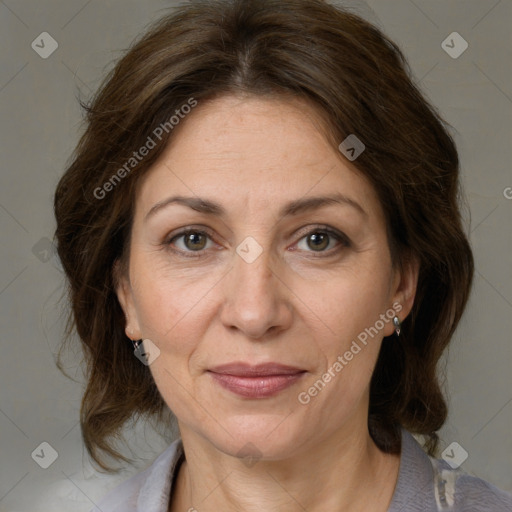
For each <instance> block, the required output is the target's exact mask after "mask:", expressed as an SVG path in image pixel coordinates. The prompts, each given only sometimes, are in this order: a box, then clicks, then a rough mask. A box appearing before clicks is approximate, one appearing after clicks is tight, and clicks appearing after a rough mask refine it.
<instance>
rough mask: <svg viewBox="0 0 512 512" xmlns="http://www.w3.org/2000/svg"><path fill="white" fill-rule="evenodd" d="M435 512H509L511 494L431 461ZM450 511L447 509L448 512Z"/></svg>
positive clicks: (443, 463)
mask: <svg viewBox="0 0 512 512" xmlns="http://www.w3.org/2000/svg"><path fill="white" fill-rule="evenodd" d="M431 462H432V465H433V467H434V477H435V496H436V501H437V503H438V508H439V510H453V511H454V512H511V511H512V494H509V493H507V492H505V491H502V490H501V489H498V488H497V487H495V486H494V485H492V484H490V483H489V482H486V481H485V480H482V479H481V478H477V477H475V476H472V475H468V474H467V473H465V472H463V471H461V470H460V469H453V468H451V467H450V466H449V464H447V463H446V462H445V461H444V460H440V459H431ZM450 507H451V508H450Z"/></svg>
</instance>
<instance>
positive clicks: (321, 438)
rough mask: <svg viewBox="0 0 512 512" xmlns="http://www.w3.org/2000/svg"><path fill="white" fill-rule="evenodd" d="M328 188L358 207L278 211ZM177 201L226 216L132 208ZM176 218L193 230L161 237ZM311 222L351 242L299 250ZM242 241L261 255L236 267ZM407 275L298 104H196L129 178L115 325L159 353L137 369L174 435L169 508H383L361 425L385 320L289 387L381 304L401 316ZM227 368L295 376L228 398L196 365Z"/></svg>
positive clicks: (388, 484)
mask: <svg viewBox="0 0 512 512" xmlns="http://www.w3.org/2000/svg"><path fill="white" fill-rule="evenodd" d="M334 193H338V194H343V196H345V197H347V198H349V199H350V200H352V201H354V202H357V204H358V205H359V206H360V207H361V209H362V210H364V213H362V212H361V211H360V210H359V209H358V208H356V207H354V206H352V205H350V204H348V203H346V202H342V203H334V204H328V205H323V206H320V207H317V208H314V209H309V210H304V211H300V212H296V213H295V214H293V215H287V216H284V217H283V216H280V211H281V209H282V208H283V207H284V206H285V205H287V204H288V203H290V202H291V201H295V200H303V199H307V198H311V197H321V196H328V195H332V194H334ZM176 195H179V196H186V197H193V198H197V197H200V198H203V199H207V200H210V201H215V202H217V203H219V204H220V205H221V206H222V207H223V208H224V210H225V213H224V214H223V215H222V216H219V215H215V214H210V213H200V212H197V211H195V210H194V209H192V208H190V207H189V206H185V205H182V204H177V203H173V204H169V205H167V206H163V207H161V208H159V209H157V210H156V211H154V212H153V213H152V214H149V216H148V212H149V211H150V210H151V209H152V208H153V207H154V206H155V205H156V204H158V203H161V202H162V201H165V200H166V199H167V198H169V197H171V196H176ZM190 226H192V227H194V228H196V229H202V230H206V231H207V232H208V236H206V237H202V236H201V235H199V237H196V238H195V240H194V241H193V243H188V244H186V240H185V238H184V237H181V238H175V237H176V236H177V235H178V232H179V231H180V229H181V228H187V227H190ZM326 227H329V228H330V229H332V230H335V231H337V232H340V233H343V234H344V235H343V236H344V237H346V238H347V239H348V240H349V242H348V243H346V242H345V241H344V240H343V238H341V239H340V240H337V239H336V238H335V237H325V235H324V236H323V237H322V238H321V240H322V241H323V242H322V243H320V244H319V245H320V247H319V245H318V244H317V245H315V244H314V243H312V241H313V239H312V237H311V236H310V234H311V233H316V234H317V239H318V235H319V234H321V233H325V231H323V229H325V228H326ZM246 237H252V238H253V239H254V240H256V241H257V243H258V244H259V246H260V247H261V249H262V252H261V254H260V255H259V256H258V258H257V259H255V261H253V262H251V263H248V262H247V261H245V260H244V259H243V258H242V257H240V256H239V254H237V252H236V249H237V247H238V246H239V245H240V244H241V242H242V241H243V240H244V239H246ZM194 244H196V245H194ZM198 248H199V249H200V250H199V251H197V250H196V251H194V249H198ZM180 251H181V252H180ZM187 255H188V256H187ZM190 255H191V257H190ZM198 255H199V256H198ZM417 274H418V271H417V265H416V264H413V263H411V264H408V265H407V266H405V267H404V268H403V269H402V270H401V271H398V270H397V269H395V268H394V267H393V265H392V262H391V257H390V251H389V245H388V241H387V237H386V229H385V219H384V214H383V211H382V208H381V206H380V203H379V200H378V198H377V196H376V193H375V191H374V190H373V188H372V186H371V185H370V184H369V183H368V181H367V180H366V179H365V178H364V177H363V176H362V175H361V174H359V173H358V172H357V171H356V169H355V167H354V166H353V165H352V164H351V163H350V162H349V161H348V160H347V159H345V157H344V156H343V155H342V154H341V153H340V152H339V151H337V149H335V148H333V147H332V146H331V145H329V143H328V142H327V139H326V137H325V136H324V133H323V132H322V129H321V122H320V119H319V117H318V116H317V114H316V113H315V111H314V109H313V108H312V107H310V106H309V105H308V104H306V103H304V102H302V101H299V100H293V101H292V100H288V99H284V98H281V99H263V98H255V97H234V96H227V97H222V98H218V99H215V100H213V101H211V102H204V103H201V104H200V105H198V107H196V108H195V109H194V110H193V112H192V113H191V114H189V115H188V116H187V118H186V119H185V120H184V121H182V123H181V124H180V125H179V126H178V128H177V129H176V132H175V133H174V138H173V140H172V143H171V144H170V145H169V146H168V148H166V151H165V152H164V154H163V155H162V156H161V158H160V159H159V161H158V162H157V163H156V164H155V165H154V166H153V168H152V169H151V170H150V171H149V172H148V174H147V175H146V176H145V178H144V180H143V181H142V184H141V186H140V188H139V190H138V195H137V200H136V209H135V214H134V223H133V228H132V237H131V245H130V251H129V265H128V270H127V272H126V274H123V275H122V276H121V277H120V278H119V281H118V287H117V292H118V297H119V301H120V303H121V305H122V307H123V310H124V312H125V314H126V319H127V323H126V326H127V334H128V336H129V337H130V338H132V339H150V340H151V341H152V342H153V343H154V344H155V345H156V346H157V347H158V348H159V350H160V355H159V357H158V358H157V359H156V360H155V361H154V362H153V363H152V364H151V365H150V367H149V368H150V371H151V372H152V374H153V376H154V379H155V382H156V385H157V387H158V389H159V391H160V393H161V395H162V397H163V399H164V400H165V402H166V403H167V404H168V406H169V407H170V409H171V410H172V411H173V412H174V414H175V415H176V417H177V419H178V424H179V428H180V433H181V436H182V440H183V445H184V449H185V454H186V461H185V462H184V463H183V464H182V466H181V468H180V471H179V474H178V477H177V483H176V486H175V489H174V491H173V493H172V499H171V502H170V507H169V510H172V511H187V510H190V509H191V508H192V507H195V509H197V510H198V511H199V512H208V511H218V510H223V511H226V512H229V511H239V510H244V511H258V512H259V511H262V510H265V511H268V512H270V511H278V510H287V511H292V512H293V511H303V510H308V511H309V512H316V511H321V510H322V511H324V510H333V511H334V510H344V511H359V510H365V511H385V510H387V508H388V506H389V503H390V501H391V498H392V494H393V490H394V487H395V484H396V479H397V474H398V467H399V457H398V456H394V455H387V454H384V453H382V452H381V451H380V450H379V449H378V448H377V446H376V445H375V444H374V443H373V441H372V439H371V438H370V435H369V433H368V428H367V420H368V401H369V384H370V378H371V374H372V371H373V368H374V366H375V363H376V359H377V356H378V352H379V348H380V346H381V343H382V342H383V341H382V338H383V337H384V336H389V335H391V334H392V333H393V331H394V327H393V324H392V322H391V321H387V322H385V325H384V328H383V329H381V330H380V331H379V333H378V335H376V336H374V337H373V338H369V341H368V343H367V345H366V346H364V347H362V350H361V351H360V352H359V353H358V354H357V355H354V357H353V359H352V360H351V361H349V362H348V364H347V365H346V366H344V367H343V369H342V371H340V372H338V373H336V376H335V377H333V378H332V379H331V380H330V382H328V383H327V384H326V385H325V387H324V388H323V389H322V390H321V392H318V393H317V394H316V396H313V397H311V400H310V401H309V403H307V404H306V405H304V404H302V403H300V402H299V401H298V395H299V393H301V392H304V391H307V390H308V388H310V387H311V386H312V385H313V383H315V381H317V380H318V379H319V378H321V377H322V375H323V374H325V372H326V371H327V370H328V369H329V368H330V367H332V365H333V363H334V362H335V361H336V360H337V358H338V356H340V355H343V354H345V352H346V351H347V350H349V348H350V346H351V343H352V341H353V340H355V339H356V338H357V335H358V334H359V333H361V332H362V331H364V329H365V328H369V327H371V326H374V325H375V323H376V321H377V320H378V319H379V315H381V314H383V313H384V312H385V311H386V310H389V309H390V308H392V307H393V304H394V303H399V305H400V307H401V311H400V313H399V315H398V316H399V317H400V319H401V320H402V321H403V319H404V318H405V317H406V316H407V314H408V313H409V312H410V309H411V307H412V303H413V300H414V294H415V290H416V282H417ZM395 305H396V304H395ZM384 342H385V343H392V342H393V341H392V339H390V340H384ZM233 361H246V362H250V363H251V364H257V363H265V362H279V363H281V364H286V365H290V366H295V367H299V368H301V369H303V370H305V373H304V374H303V375H302V377H301V378H300V379H299V380H298V381H297V382H295V383H294V384H293V385H292V386H291V387H289V388H286V389H285V390H283V391H281V392H279V393H278V394H277V395H275V396H272V397H267V398H260V399H253V398H242V397H240V396H238V395H235V394H233V393H232V392H231V391H229V390H226V389H224V388H222V387H220V386H219V385H218V384H217V383H216V382H215V381H214V380H213V379H212V377H211V374H210V373H209V372H208V371H207V370H208V369H209V368H212V367H214V366H216V365H220V364H225V363H229V362H233ZM241 449H243V454H244V455H252V456H253V457H254V458H255V460H254V461H253V462H254V463H252V464H247V460H244V459H243V458H242V456H241V455H240V453H239V452H240V450H241Z"/></svg>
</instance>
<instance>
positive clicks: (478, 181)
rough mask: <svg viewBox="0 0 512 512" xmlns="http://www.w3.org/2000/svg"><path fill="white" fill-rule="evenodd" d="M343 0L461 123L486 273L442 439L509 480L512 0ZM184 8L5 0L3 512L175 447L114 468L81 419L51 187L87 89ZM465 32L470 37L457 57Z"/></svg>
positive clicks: (489, 473) (150, 447)
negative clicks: (59, 356) (91, 445)
mask: <svg viewBox="0 0 512 512" xmlns="http://www.w3.org/2000/svg"><path fill="white" fill-rule="evenodd" d="M346 4H347V5H349V6H350V7H351V8H352V9H353V10H354V11H355V12H356V13H359V14H361V15H362V16H364V17H366V18H367V19H369V20H370V21H372V22H373V23H376V24H377V25H378V26H379V27H381V28H382V29H383V30H384V31H385V32H386V33H387V34H388V35H389V36H391V38H392V39H394V40H395V41H396V42H397V43H398V44H399V45H400V47H401V48H402V50H403V51H404V53H405V54H406V56H407V58H408V59H409V62H410V65H411V68H412V71H413V74H414V77H415V79H416V80H417V81H418V83H419V84H420V87H421V89H422V90H423V92H424V93H425V94H426V95H427V97H428V98H429V99H430V100H431V101H432V102H433V103H434V105H436V106H437V108H438V109H439V111H440V112H441V113H442V115H443V117H444V118H445V119H446V121H447V122H448V123H449V124H450V125H451V126H452V133H453V135H454V137H455V141H456V143H457V145H458V148H459V151H460V157H461V163H462V180H463V186H464V190H465V194H466V198H467V202H468V205H469V210H470V213H469V211H468V212H467V213H466V215H465V218H466V225H467V231H468V233H469V236H470V239H471V243H472V246H473V249H474V252H475V259H476V274H475V282H474V288H473V292H472V296H471V300H470V304H469V307H468V309H467V311H466V314H465V316H464V318H463V321H462V323H461V325H460V327H459V329H458V331H457V333H456V336H455V337H454V340H453V343H452V345H451V348H450V350H449V353H448V354H447V357H446V362H447V371H446V381H445V388H446V391H447V394H448V398H449V404H450V416H449V421H448V423H447V424H446V426H445V428H443V430H442V432H441V437H442V446H441V448H442V450H443V449H445V448H448V451H450V450H454V449H455V450H456V452H454V453H457V456H458V457H461V458H465V457H466V455H465V453H467V458H466V459H465V460H464V462H463V463H462V469H463V470H465V471H467V472H468V473H471V474H474V475H477V476H479V477H481V478H484V479H486V480H488V481H490V482H492V483H493V484H495V485H497V486H499V487H502V488H504V489H507V490H509V491H511V490H512V436H511V431H512V428H511V427H512V372H511V362H512V343H511V332H512V286H511V285H512V261H511V252H512V229H511V225H512V188H511V187H512V172H511V161H512V159H511V155H512V149H511V148H512V139H511V135H512V116H511V114H512V89H511V83H512V73H511V71H512V59H511V49H512V44H511V37H512V36H511V33H512V32H511V30H510V27H511V23H512V2H511V1H510V0H492V1H491V0H459V1H455V0H453V1H450V2H447V1H444V0H428V1H427V0H414V1H413V0H372V1H369V2H367V3H363V2H360V1H357V2H346ZM172 5H174V4H173V2H170V1H164V0H145V1H143V2H142V1H135V0H110V1H104V0H103V1H100V0H89V1H87V0H37V1H36V0H2V1H0V42H1V49H0V55H1V62H0V111H1V120H2V122H1V132H0V141H1V142H0V145H1V146H0V147H1V158H0V165H1V174H0V226H1V233H2V243H0V262H1V267H0V305H1V313H0V322H1V329H0V336H1V343H2V353H1V354H2V355H1V357H0V432H1V434H0V435H1V437H0V442H1V451H0V453H1V460H0V511H1V512H7V511H9V512H14V511H17V512H25V511H26V512H28V511H30V512H38V511H41V512H42V511H44V512H51V511H59V512H63V511H73V512H81V511H87V510H89V509H90V508H91V507H92V506H93V503H95V502H97V500H98V499H99V498H100V497H101V496H102V495H103V494H104V493H105V492H106V490H107V489H109V488H111V487H113V486H115V485H116V484H117V483H118V482H119V481H120V480H124V479H126V478H127V477H128V476H129V475H130V474H132V473H134V472H136V471H138V470H139V469H140V468H141V467H144V466H145V465H147V464H148V463H149V462H150V461H151V459H152V458H153V457H154V456H155V455H156V454H157V453H159V452H160V451H161V450H163V448H164V447H165V446H166V442H165V441H164V440H163V439H161V438H160V437H159V436H158V435H156V434H155V433H154V431H153V430H152V429H151V428H149V427H147V426H146V427H145V426H142V425H139V426H137V428H133V429H132V428H130V429H129V443H130V446H131V447H132V449H133V451H134V453H136V454H137V455H138V456H140V460H139V462H138V464H137V465H135V466H133V467H129V468H127V469H126V470H125V471H124V472H122V473H121V474H119V475H114V476H105V475H101V474H99V473H96V472H95V471H94V470H93V468H92V467H91V464H90V462H89V460H88V458H87V456H86V455H85V454H84V449H83V445H82V441H81V438H80V428H79V425H78V410H79V401H80V394H81V384H80V370H79V352H78V351H77V353H76V355H75V357H74V358H73V357H70V359H69V361H70V363H69V371H70V372H71V373H72V374H73V375H75V376H76V380H77V381H76V382H73V381H71V380H69V379H67V378H66V377H64V376H63V375H62V374H61V373H60V372H59V371H58V370H57V368H56V367H55V353H56V351H57V348H58V345H59V341H60V337H61V335H62V331H63V326H64V318H65V317H64V314H65V303H62V301H60V298H61V296H62V291H63V286H64V281H63V274H62V272H61V271H60V270H59V265H58V262H57V261H56V259H55V256H54V255H53V253H52V246H51V239H52V236H53V231H54V227H55V225H54V219H53V212H52V196H53V192H54V189H55V186H56V183H57V181H58V179H59V177H60V176H61V174H62V173H63V171H64V169H65V166H66V162H68V161H69V157H70V155H71V152H72V150H73V148H74V146H75V144H76V142H77V140H78V136H79V134H80V133H81V129H82V125H81V120H82V113H81V111H80V108H79V105H78V101H77V97H78V96H81V97H82V98H84V99H87V98H89V97H90V95H91V94H92V92H93V91H95V89H96V88H97V86H98V84H99V82H100V80H101V79H102V77H103V76H104V75H105V74H106V72H107V71H108V70H110V69H111V67H112V64H113V62H114V61H115V59H117V58H118V57H119V56H120V55H121V54H122V51H123V50H124V49H125V48H127V47H128V46H129V44H130V42H131V41H132V40H133V38H134V37H136V36H137V35H138V34H140V33H141V31H142V30H143V29H144V28H145V27H146V26H147V24H148V23H150V22H151V21H152V20H155V19H156V18H158V17H160V16H161V15H162V14H164V12H165V10H166V9H168V8H169V7H172ZM43 32H47V33H48V34H49V35H50V36H51V38H53V40H54V41H55V42H56V43H53V42H52V41H51V40H50V39H49V38H48V36H47V35H44V36H40V34H42V33H43ZM453 32H457V34H458V35H453ZM41 37H44V38H45V41H46V44H45V50H44V51H49V50H50V49H51V48H52V46H51V45H52V44H53V45H55V44H58V48H57V49H56V50H55V51H54V52H53V53H52V54H51V55H49V56H47V58H42V57H41V56H40V53H41V52H43V49H42V48H39V53H38V52H37V51H36V50H35V49H34V48H33V47H32V42H33V41H36V43H37V41H40V40H41ZM443 41H446V42H445V43H444V44H443ZM464 41H465V42H467V44H468V47H467V49H466V50H465V51H464V52H463V53H461V54H460V55H457V56H456V58H454V57H455V54H456V53H458V52H460V50H461V49H462V48H463V47H465V43H464ZM447 45H448V48H450V47H452V48H451V49H450V52H451V53H452V55H450V54H449V53H448V52H447V51H445V49H447ZM39 46H42V45H41V43H39ZM41 443H48V444H49V445H50V447H51V448H50V447H48V445H46V444H44V445H41ZM452 443H457V444H456V445H455V444H452ZM41 450H43V452H44V454H45V458H46V461H49V460H50V459H48V457H52V456H53V458H55V454H56V456H57V458H56V459H55V461H54V462H53V463H52V464H51V466H50V467H48V468H47V469H43V468H42V467H40V465H39V464H38V460H39V462H41V460H42V459H43V457H42V456H41V455H40V457H39V459H38V458H37V454H41ZM53 450H54V451H53Z"/></svg>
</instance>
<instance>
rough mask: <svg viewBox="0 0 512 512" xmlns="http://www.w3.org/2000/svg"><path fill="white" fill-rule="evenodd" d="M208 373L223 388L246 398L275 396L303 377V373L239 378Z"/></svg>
mask: <svg viewBox="0 0 512 512" xmlns="http://www.w3.org/2000/svg"><path fill="white" fill-rule="evenodd" d="M209 373H210V375H211V376H212V378H213V379H214V380H215V381H216V382H217V383H218V384H220V385H221V386H222V387H223V388H225V389H227V390H229V391H231V392H232V393H235V394H237V395H239V396H243V397H246V398H267V397H270V396H273V395H276V394H277V393H279V392H280V391H283V389H286V388H288V387H290V386H292V385H293V384H295V382H297V381H298V380H299V379H300V378H301V377H302V376H303V375H304V372H301V373H294V374H292V375H262V376H260V377H241V376H239V375H228V374H225V373H214V372H209Z"/></svg>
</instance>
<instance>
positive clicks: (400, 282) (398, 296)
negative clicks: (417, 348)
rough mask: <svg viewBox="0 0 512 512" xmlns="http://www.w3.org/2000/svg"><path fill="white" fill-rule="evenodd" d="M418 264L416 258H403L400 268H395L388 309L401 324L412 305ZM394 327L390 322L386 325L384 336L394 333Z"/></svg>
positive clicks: (416, 282) (416, 283)
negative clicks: (389, 308)
mask: <svg viewBox="0 0 512 512" xmlns="http://www.w3.org/2000/svg"><path fill="white" fill-rule="evenodd" d="M419 271H420V262H419V259H418V258H417V257H416V256H413V255H410V256H408V257H407V258H405V261H404V263H403V264H402V265H401V267H400V268H396V269H395V271H394V275H393V284H392V289H391V292H392V293H391V296H392V299H391V304H390V307H391V309H393V310H394V311H395V312H396V316H397V317H398V319H399V320H400V322H403V321H404V320H405V319H406V318H407V316H408V315H409V313H410V312H411V309H412V307H413V305H414V298H415V296H416V288H417V286H418V276H419ZM394 329H395V328H394V325H393V324H392V323H391V322H390V323H388V324H387V325H386V329H385V332H384V336H390V335H391V334H393V332H394Z"/></svg>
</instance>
